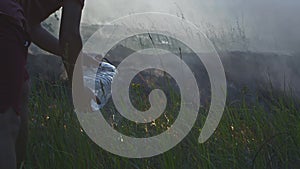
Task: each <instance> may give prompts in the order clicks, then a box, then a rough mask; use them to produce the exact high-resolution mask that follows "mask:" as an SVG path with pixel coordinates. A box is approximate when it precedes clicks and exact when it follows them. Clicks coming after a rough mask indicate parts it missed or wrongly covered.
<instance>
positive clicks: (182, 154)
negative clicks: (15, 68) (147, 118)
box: [25, 82, 300, 169]
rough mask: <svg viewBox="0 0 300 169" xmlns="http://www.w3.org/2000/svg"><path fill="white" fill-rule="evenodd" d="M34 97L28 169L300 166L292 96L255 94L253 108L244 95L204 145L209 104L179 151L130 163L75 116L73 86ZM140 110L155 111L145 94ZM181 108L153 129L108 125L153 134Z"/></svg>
mask: <svg viewBox="0 0 300 169" xmlns="http://www.w3.org/2000/svg"><path fill="white" fill-rule="evenodd" d="M140 88H142V86H139V85H137V84H135V85H133V88H132V89H133V91H134V92H137V93H138V92H139V91H141V90H142V89H140ZM32 91H33V93H32V95H31V97H30V110H31V112H30V113H31V114H30V126H29V127H30V138H29V145H28V152H27V160H26V162H25V168H28V169H31V168H32V169H35V168H37V169H51V168H53V169H73V168H74V169H220V168H221V169H223V168H224V169H231V168H232V169H235V168H236V169H247V168H250V169H251V168H257V169H264V168H270V169H277V168H278V169H285V168H286V169H296V168H299V166H300V110H299V101H296V100H294V99H292V98H291V97H289V95H288V94H287V93H288V92H287V93H282V94H274V93H273V92H272V91H270V92H267V93H265V94H264V97H262V96H261V95H259V94H257V101H256V102H254V103H248V102H247V101H246V100H245V97H244V95H243V93H241V96H240V99H239V100H238V101H235V102H228V103H227V106H226V110H225V113H224V115H223V118H222V120H221V123H220V125H219V127H218V128H217V130H216V132H215V133H214V135H213V136H212V137H211V138H210V139H209V140H208V141H207V142H206V143H204V144H199V143H198V140H197V139H198V137H199V134H200V129H201V127H202V125H203V122H204V121H205V118H206V114H207V108H205V107H207V106H204V107H203V108H201V110H200V112H199V116H198V119H197V122H196V125H195V126H194V128H193V130H192V131H191V132H190V133H189V135H188V136H187V137H186V138H185V139H184V140H183V141H182V142H181V143H180V144H178V145H177V146H176V147H174V148H173V149H171V150H170V151H168V152H166V153H164V154H162V155H159V156H156V157H152V158H146V159H127V158H122V157H119V156H116V155H113V154H110V153H109V152H106V151H105V150H103V149H101V148H100V147H98V146H97V145H96V144H94V143H93V142H92V141H91V140H90V139H89V137H88V136H87V135H86V134H85V133H84V131H83V130H82V129H81V127H80V125H79V122H78V120H77V117H76V114H75V113H74V112H73V110H72V106H71V103H70V101H69V99H68V96H69V95H70V94H69V89H67V87H65V86H64V85H62V84H56V83H54V84H50V83H47V82H39V83H38V85H34V86H33V90H32ZM173 98H174V99H175V100H174V102H173V104H174V105H176V101H177V102H178V100H179V99H178V97H177V95H176V93H173ZM134 104H135V105H136V107H139V108H140V109H143V108H145V107H146V108H147V106H149V105H148V104H147V102H146V101H145V97H144V96H141V97H139V98H137V99H136V103H134ZM108 106H109V105H108ZM176 109H178V107H176V106H174V107H170V108H169V110H168V112H166V114H165V115H164V116H163V117H161V118H160V120H158V121H156V122H155V123H154V124H149V125H144V126H141V125H139V126H138V127H136V126H135V125H136V124H134V123H130V122H127V121H124V119H122V118H118V121H115V119H111V115H110V114H107V115H106V116H107V117H106V119H107V121H108V122H109V123H111V124H112V125H113V126H114V127H115V128H116V130H118V131H121V132H123V133H126V134H130V133H138V134H146V135H147V134H148V135H152V134H153V133H154V134H155V131H156V132H160V131H161V130H165V129H166V128H167V127H168V126H170V125H171V124H172V122H174V118H175V115H176V113H175V110H176ZM173 111H174V112H173ZM157 128H159V129H157ZM133 130H136V131H133ZM149 133H150V134H149ZM132 135H135V134H132Z"/></svg>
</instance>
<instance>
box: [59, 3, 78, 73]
mask: <svg viewBox="0 0 300 169" xmlns="http://www.w3.org/2000/svg"><path fill="white" fill-rule="evenodd" d="M81 11H82V6H81V4H80V3H79V1H74V0H64V6H63V11H62V20H61V25H60V33H59V44H60V47H61V51H62V55H63V59H64V61H65V66H66V69H67V72H68V75H69V78H72V74H73V69H74V64H75V62H76V59H77V57H78V54H79V52H80V51H81V49H82V41H81V37H80V20H81Z"/></svg>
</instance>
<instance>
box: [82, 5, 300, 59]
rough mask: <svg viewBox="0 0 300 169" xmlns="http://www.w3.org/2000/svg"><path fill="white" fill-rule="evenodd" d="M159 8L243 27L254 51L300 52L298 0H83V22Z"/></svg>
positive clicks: (220, 25) (203, 21)
mask: <svg viewBox="0 0 300 169" xmlns="http://www.w3.org/2000/svg"><path fill="white" fill-rule="evenodd" d="M141 12H163V13H169V14H173V15H178V16H180V17H182V16H184V17H185V18H186V19H188V20H190V21H191V22H193V23H195V24H196V25H198V26H200V27H201V26H202V25H204V24H207V23H209V24H212V25H214V26H215V27H216V28H219V29H221V28H223V29H224V28H225V29H226V28H228V29H230V25H234V24H236V22H237V21H238V22H239V24H240V25H241V26H242V27H243V29H244V31H245V33H246V35H247V38H249V40H250V42H251V49H253V50H256V51H278V52H289V53H291V52H292V53H293V52H300V51H299V50H300V49H299V47H298V46H299V44H300V31H299V30H300V19H299V16H300V1H299V0H285V1H282V0H251V1H248V0H184V1H180V0H151V1H149V0H126V1H125V0H109V1H101V0H87V1H86V6H85V8H84V13H83V22H84V23H88V24H103V23H107V22H110V21H112V20H114V19H117V18H119V17H122V16H126V15H128V14H134V13H141Z"/></svg>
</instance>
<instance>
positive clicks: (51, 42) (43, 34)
mask: <svg viewBox="0 0 300 169" xmlns="http://www.w3.org/2000/svg"><path fill="white" fill-rule="evenodd" d="M29 34H30V37H31V40H32V42H33V43H34V44H36V45H37V46H38V47H40V48H41V49H43V50H45V51H47V52H50V53H52V54H55V55H57V56H62V52H61V50H60V46H59V40H58V39H57V38H56V37H55V36H53V35H52V34H51V33H49V32H48V31H47V30H45V29H44V28H43V27H42V26H41V24H35V25H31V29H30V31H29Z"/></svg>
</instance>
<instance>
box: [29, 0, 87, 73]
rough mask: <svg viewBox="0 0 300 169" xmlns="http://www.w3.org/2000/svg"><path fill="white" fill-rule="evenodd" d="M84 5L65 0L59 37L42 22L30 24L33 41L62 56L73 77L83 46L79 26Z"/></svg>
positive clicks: (72, 0)
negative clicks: (44, 26) (74, 67)
mask: <svg viewBox="0 0 300 169" xmlns="http://www.w3.org/2000/svg"><path fill="white" fill-rule="evenodd" d="M81 12H82V6H81V4H80V2H79V1H74V0H64V4H63V11H62V19H61V25H60V33H59V39H57V38H56V37H54V36H53V35H52V34H51V33H49V32H48V31H47V30H45V29H44V28H43V27H42V26H41V25H40V23H31V24H30V25H29V27H30V29H29V34H30V36H31V39H32V42H33V43H35V44H36V45H37V46H39V47H40V48H42V49H44V50H46V51H48V52H50V53H53V54H55V55H58V56H62V58H63V60H64V62H65V66H66V68H67V72H68V75H69V78H71V77H72V71H73V66H72V65H74V64H75V62H76V59H77V57H78V54H79V52H80V51H81V48H82V41H81V37H80V32H79V27H80V20H81Z"/></svg>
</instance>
